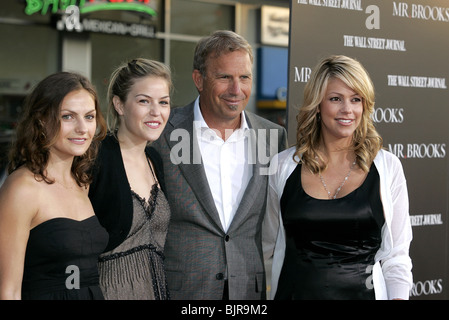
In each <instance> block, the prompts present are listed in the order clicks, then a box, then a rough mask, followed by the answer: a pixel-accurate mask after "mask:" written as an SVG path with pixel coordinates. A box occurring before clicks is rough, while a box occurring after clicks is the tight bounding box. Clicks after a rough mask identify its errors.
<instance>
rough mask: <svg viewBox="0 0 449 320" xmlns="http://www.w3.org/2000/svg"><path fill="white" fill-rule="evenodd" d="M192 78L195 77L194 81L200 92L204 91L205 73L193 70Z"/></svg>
mask: <svg viewBox="0 0 449 320" xmlns="http://www.w3.org/2000/svg"><path fill="white" fill-rule="evenodd" d="M192 79H193V83H194V84H195V86H196V89H197V90H198V92H201V91H203V81H204V79H203V75H202V74H201V72H200V71H199V70H197V69H195V70H193V73H192Z"/></svg>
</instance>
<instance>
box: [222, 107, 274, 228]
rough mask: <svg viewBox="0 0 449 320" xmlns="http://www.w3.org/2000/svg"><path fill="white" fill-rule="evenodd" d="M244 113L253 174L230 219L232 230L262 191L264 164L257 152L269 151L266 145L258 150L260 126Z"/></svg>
mask: <svg viewBox="0 0 449 320" xmlns="http://www.w3.org/2000/svg"><path fill="white" fill-rule="evenodd" d="M245 115H246V120H247V122H248V126H249V128H250V129H251V130H252V131H251V134H250V136H249V141H248V146H249V147H248V148H253V149H252V150H254V151H253V152H252V154H253V159H249V161H251V163H253V165H252V166H251V167H252V170H253V175H252V177H251V179H250V181H249V182H248V186H247V188H246V190H245V193H244V195H243V197H242V200H241V201H240V204H239V207H238V208H237V211H236V213H235V215H234V218H233V219H232V222H231V225H230V226H229V230H232V228H234V227H238V226H239V225H240V223H241V221H242V220H243V219H244V218H245V217H246V216H247V215H248V213H249V211H250V209H251V207H252V206H253V205H254V201H255V199H256V198H257V195H258V194H259V193H260V192H263V191H264V190H261V188H262V186H263V185H265V184H264V179H266V176H265V175H264V174H261V173H262V172H263V169H264V167H266V165H263V164H262V163H261V162H260V157H259V154H264V153H263V152H269V150H268V148H267V147H268V146H266V147H265V149H264V150H259V147H260V146H262V147H263V145H259V144H258V138H260V137H258V134H259V133H258V132H257V130H258V129H259V128H260V126H259V125H258V122H257V121H256V120H255V119H254V118H253V117H251V115H250V114H249V113H247V112H245ZM262 138H263V137H262ZM265 154H268V153H265Z"/></svg>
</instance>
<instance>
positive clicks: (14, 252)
mask: <svg viewBox="0 0 449 320" xmlns="http://www.w3.org/2000/svg"><path fill="white" fill-rule="evenodd" d="M34 182H36V181H34ZM35 185H36V184H35V183H33V182H32V181H29V179H27V177H26V176H25V175H23V174H20V173H18V172H16V173H13V174H12V175H10V176H9V177H8V178H7V179H6V181H5V183H4V184H3V185H2V187H1V188H0V299H2V300H15V299H21V288H22V278H23V268H24V261H25V251H26V246H27V242H28V236H29V233H30V226H31V222H32V220H33V217H34V216H35V215H36V213H37V210H36V202H37V201H36V200H37V199H36V198H37V194H36V190H35V188H34V189H33V186H35Z"/></svg>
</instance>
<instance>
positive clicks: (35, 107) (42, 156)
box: [8, 72, 106, 186]
mask: <svg viewBox="0 0 449 320" xmlns="http://www.w3.org/2000/svg"><path fill="white" fill-rule="evenodd" d="M81 89H84V90H86V91H87V92H89V93H90V94H91V95H92V98H93V99H94V101H95V110H96V123H97V131H96V133H95V136H94V138H93V141H92V143H91V145H90V146H89V149H88V150H87V151H86V152H85V153H84V154H83V155H82V156H75V158H74V160H73V164H72V169H71V170H72V175H73V177H74V178H75V180H76V182H77V184H78V185H79V186H85V185H87V184H88V183H90V182H91V177H90V176H89V175H88V174H87V172H88V170H89V168H90V167H91V165H92V163H93V161H94V159H95V157H96V155H97V151H98V145H99V142H100V141H101V140H102V139H103V138H104V137H105V135H106V123H105V120H104V118H103V115H102V113H101V110H100V106H99V102H98V96H97V93H96V90H95V88H94V87H93V85H92V84H91V82H90V81H89V80H88V79H87V78H86V77H84V76H82V75H80V74H77V73H73V72H57V73H54V74H51V75H49V76H48V77H46V78H45V79H43V80H42V81H40V82H39V83H38V84H37V85H36V87H35V88H34V89H33V91H32V92H31V93H30V94H29V95H28V96H27V97H26V99H25V102H24V113H23V115H22V118H21V120H20V121H19V123H18V125H17V129H16V138H15V141H14V143H13V145H12V148H11V151H10V154H9V166H8V172H9V173H12V172H13V171H14V170H16V169H18V168H19V167H21V166H26V167H27V168H28V169H29V170H30V171H31V172H33V173H34V175H35V178H36V179H37V180H44V181H45V182H47V183H49V184H52V183H54V181H52V180H50V179H49V178H48V177H47V176H46V173H45V172H46V171H45V169H46V167H47V164H48V159H49V156H50V148H51V146H53V144H54V143H55V142H56V140H57V138H58V135H59V132H60V129H61V120H60V119H61V117H60V114H61V113H60V112H61V111H60V110H61V104H62V101H63V100H64V98H65V96H66V95H67V94H69V93H70V92H73V91H77V90H81Z"/></svg>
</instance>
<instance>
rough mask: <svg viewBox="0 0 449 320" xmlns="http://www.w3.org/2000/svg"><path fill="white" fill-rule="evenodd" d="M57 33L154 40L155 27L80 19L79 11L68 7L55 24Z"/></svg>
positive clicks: (74, 7) (76, 8)
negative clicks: (74, 32) (113, 35)
mask: <svg viewBox="0 0 449 320" xmlns="http://www.w3.org/2000/svg"><path fill="white" fill-rule="evenodd" d="M56 29H58V30H59V31H77V32H100V33H107V34H116V35H123V36H125V35H127V36H132V37H144V38H154V37H155V33H156V31H155V27H154V26H152V25H147V24H139V23H125V22H119V21H106V20H97V19H80V9H79V8H78V7H77V6H69V7H67V9H66V10H65V14H63V15H62V17H61V19H60V20H58V21H57V22H56Z"/></svg>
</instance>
